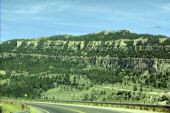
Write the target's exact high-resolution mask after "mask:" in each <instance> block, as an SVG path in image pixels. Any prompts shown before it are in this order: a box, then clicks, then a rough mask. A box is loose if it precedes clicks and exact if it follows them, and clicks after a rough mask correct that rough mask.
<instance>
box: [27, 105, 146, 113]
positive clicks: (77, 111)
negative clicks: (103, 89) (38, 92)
mask: <svg viewBox="0 0 170 113" xmlns="http://www.w3.org/2000/svg"><path fill="white" fill-rule="evenodd" d="M30 105H31V106H33V107H35V108H37V109H39V110H41V111H42V112H43V113H148V112H146V111H136V110H129V109H127V110H126V109H122V108H120V109H119V108H105V107H95V106H82V105H65V104H52V103H31V104H30Z"/></svg>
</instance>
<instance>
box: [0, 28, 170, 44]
mask: <svg viewBox="0 0 170 113" xmlns="http://www.w3.org/2000/svg"><path fill="white" fill-rule="evenodd" d="M122 30H127V29H120V30H116V31H115V30H103V31H99V32H91V33H86V34H79V35H76V34H75V35H74V34H67V33H66V34H56V35H49V36H47V35H46V36H38V37H30V38H13V39H9V40H4V41H1V40H0V41H1V42H2V43H3V42H7V41H12V40H31V39H40V38H47V37H53V36H63V35H70V36H82V35H89V34H94V33H101V32H104V31H108V32H119V31H122ZM127 31H129V30H127ZM129 32H130V33H135V32H132V31H129ZM136 34H138V35H139V34H148V35H154V36H157V35H162V36H166V37H167V38H170V36H167V35H163V34H149V33H136Z"/></svg>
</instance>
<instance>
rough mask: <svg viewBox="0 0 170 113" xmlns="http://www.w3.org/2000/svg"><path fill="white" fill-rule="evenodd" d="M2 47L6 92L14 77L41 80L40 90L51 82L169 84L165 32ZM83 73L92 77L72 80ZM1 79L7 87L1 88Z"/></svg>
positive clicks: (169, 44) (25, 42) (64, 37)
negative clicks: (163, 33) (162, 33)
mask: <svg viewBox="0 0 170 113" xmlns="http://www.w3.org/2000/svg"><path fill="white" fill-rule="evenodd" d="M1 48H2V53H1V56H0V58H1V64H0V70H1V72H2V73H3V74H2V73H1V75H0V76H1V88H2V89H3V90H4V92H3V94H5V95H9V94H7V93H6V92H5V91H6V89H8V90H9V87H10V86H11V84H14V80H18V78H17V77H18V76H20V77H23V78H24V77H25V78H27V79H28V77H29V76H31V77H33V78H37V79H38V80H39V79H41V80H42V83H37V86H35V89H36V88H37V87H38V88H41V89H42V90H43V91H46V90H48V89H50V88H54V87H56V86H54V84H55V83H57V84H58V85H59V84H62V85H63V84H64V85H71V86H74V87H81V88H83V87H85V86H87V87H90V86H91V85H95V84H116V83H122V84H125V85H128V84H131V83H132V84H139V85H140V86H152V87H155V88H170V84H169V82H170V38H168V37H166V36H161V35H160V36H158V35H157V36H155V35H147V34H135V33H131V32H129V31H125V30H123V31H118V32H106V31H104V32H100V33H95V34H88V35H82V36H70V35H61V36H53V37H45V38H38V39H29V40H28V39H27V40H11V41H6V42H3V43H2V44H1ZM73 75H74V76H73ZM42 77H43V79H42ZM81 77H83V78H84V79H83V81H86V80H87V81H90V82H88V84H86V83H84V84H81V85H80V83H78V82H76V80H77V81H79V80H80V79H81ZM16 78H17V79H16ZM44 78H47V79H45V80H44ZM2 81H3V82H2ZM44 81H45V82H44ZM34 82H35V81H34ZM49 82H50V83H49ZM4 84H7V86H9V87H7V86H6V87H5V88H6V89H5V88H4V86H3V85H4ZM23 84H24V83H23ZM43 84H45V85H47V86H45V88H44V86H41V85H43ZM25 85H28V83H26V84H25ZM31 88H32V87H31ZM23 89H24V88H23ZM10 90H11V91H12V89H10ZM43 91H39V92H38V93H41V92H43ZM24 92H27V91H24ZM36 93H37V92H36Z"/></svg>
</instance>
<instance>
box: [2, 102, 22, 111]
mask: <svg viewBox="0 0 170 113" xmlns="http://www.w3.org/2000/svg"><path fill="white" fill-rule="evenodd" d="M2 108H3V113H11V112H17V111H21V106H20V105H16V104H11V103H2Z"/></svg>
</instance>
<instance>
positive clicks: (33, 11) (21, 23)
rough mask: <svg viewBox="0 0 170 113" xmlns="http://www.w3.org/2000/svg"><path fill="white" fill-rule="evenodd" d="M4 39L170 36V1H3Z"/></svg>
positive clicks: (2, 26) (2, 33) (2, 35)
mask: <svg viewBox="0 0 170 113" xmlns="http://www.w3.org/2000/svg"><path fill="white" fill-rule="evenodd" d="M0 1H1V30H0V31H1V35H0V36H1V40H2V41H5V40H10V39H16V38H34V37H41V36H50V35H57V34H66V33H67V34H74V35H80V34H86V33H91V32H99V31H103V30H120V29H127V30H130V31H132V32H137V33H150V34H163V35H167V36H170V0H0Z"/></svg>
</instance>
